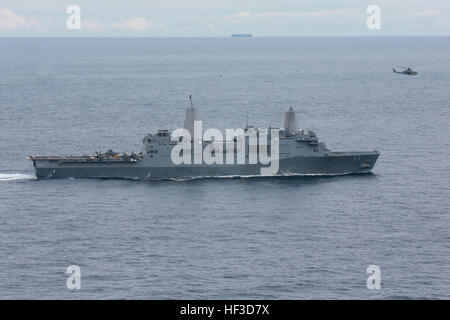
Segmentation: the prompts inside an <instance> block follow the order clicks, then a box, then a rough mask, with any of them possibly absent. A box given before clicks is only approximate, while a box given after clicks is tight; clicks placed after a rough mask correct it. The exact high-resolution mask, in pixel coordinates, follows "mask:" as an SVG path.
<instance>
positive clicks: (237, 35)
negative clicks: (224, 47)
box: [231, 33, 253, 38]
mask: <svg viewBox="0 0 450 320" xmlns="http://www.w3.org/2000/svg"><path fill="white" fill-rule="evenodd" d="M231 37H232V38H251V37H253V35H252V34H251V33H234V34H232V35H231Z"/></svg>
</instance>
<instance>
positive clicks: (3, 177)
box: [0, 173, 36, 182]
mask: <svg viewBox="0 0 450 320" xmlns="http://www.w3.org/2000/svg"><path fill="white" fill-rule="evenodd" d="M34 179H36V176H34V175H31V174H24V173H0V182H3V181H19V180H34Z"/></svg>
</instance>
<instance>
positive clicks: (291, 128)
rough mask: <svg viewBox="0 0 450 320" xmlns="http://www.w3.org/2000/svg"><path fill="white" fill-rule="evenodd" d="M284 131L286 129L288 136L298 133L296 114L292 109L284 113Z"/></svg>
mask: <svg viewBox="0 0 450 320" xmlns="http://www.w3.org/2000/svg"><path fill="white" fill-rule="evenodd" d="M284 129H286V131H287V132H288V133H289V134H293V133H295V132H297V131H298V121H297V114H296V112H295V111H294V109H293V108H292V107H290V108H289V111H287V112H286V115H285V117H284Z"/></svg>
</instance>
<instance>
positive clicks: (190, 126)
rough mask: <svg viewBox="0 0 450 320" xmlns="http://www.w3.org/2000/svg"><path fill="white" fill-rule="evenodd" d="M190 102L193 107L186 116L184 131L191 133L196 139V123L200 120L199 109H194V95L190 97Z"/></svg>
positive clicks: (188, 109) (187, 110)
mask: <svg viewBox="0 0 450 320" xmlns="http://www.w3.org/2000/svg"><path fill="white" fill-rule="evenodd" d="M189 101H190V103H191V106H190V107H189V108H187V109H186V115H185V117H184V129H186V130H188V131H189V132H190V133H191V137H192V138H194V121H197V120H199V119H198V112H197V109H195V108H194V104H193V103H192V95H189Z"/></svg>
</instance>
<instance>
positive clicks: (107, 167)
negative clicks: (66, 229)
mask: <svg viewBox="0 0 450 320" xmlns="http://www.w3.org/2000/svg"><path fill="white" fill-rule="evenodd" d="M378 156H379V153H378V152H376V151H371V152H334V153H331V154H330V155H327V156H310V157H291V158H284V159H280V160H279V170H278V173H277V174H276V175H320V176H333V175H344V174H352V173H368V172H370V171H371V170H372V168H373V167H374V165H375V162H376V161H377V158H378ZM34 166H35V170H36V177H37V178H39V179H64V178H98V179H133V180H151V179H189V178H201V177H233V176H260V175H261V165H259V164H253V165H252V164H243V165H237V164H234V165H233V164H225V165H205V164H203V165H174V164H171V163H170V165H164V166H163V165H159V166H155V165H151V164H150V163H146V161H140V162H135V163H64V162H63V163H52V162H50V161H47V160H35V161H34Z"/></svg>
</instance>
